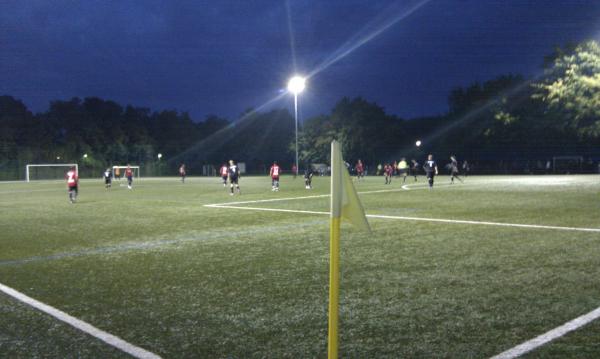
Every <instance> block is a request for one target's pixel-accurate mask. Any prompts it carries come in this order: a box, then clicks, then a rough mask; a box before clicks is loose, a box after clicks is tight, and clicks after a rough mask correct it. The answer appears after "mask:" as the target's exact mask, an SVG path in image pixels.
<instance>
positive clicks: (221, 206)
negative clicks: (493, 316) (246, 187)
mask: <svg viewBox="0 0 600 359" xmlns="http://www.w3.org/2000/svg"><path fill="white" fill-rule="evenodd" d="M205 207H210V208H229V209H245V210H250V211H265V212H283V213H304V214H324V215H329V212H320V211H302V210H296V209H281V208H260V207H239V206H230V205H227V204H207V205H205ZM366 216H367V217H369V218H379V219H399V220H404V221H421V222H440V223H453V224H475V225H483V226H497V227H516V228H532V229H552V230H559V231H579V232H596V233H600V228H585V227H561V226H545V225H537V224H520V223H502V222H487V221H468V220H460V219H443V218H423V217H405V216H386V215H381V214H367V215H366Z"/></svg>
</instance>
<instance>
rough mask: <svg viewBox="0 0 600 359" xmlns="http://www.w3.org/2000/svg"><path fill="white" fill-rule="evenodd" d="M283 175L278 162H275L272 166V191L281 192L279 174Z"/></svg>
mask: <svg viewBox="0 0 600 359" xmlns="http://www.w3.org/2000/svg"><path fill="white" fill-rule="evenodd" d="M280 173H281V168H280V167H279V165H278V164H277V162H273V165H272V166H271V171H270V175H271V191H275V192H279V174H280Z"/></svg>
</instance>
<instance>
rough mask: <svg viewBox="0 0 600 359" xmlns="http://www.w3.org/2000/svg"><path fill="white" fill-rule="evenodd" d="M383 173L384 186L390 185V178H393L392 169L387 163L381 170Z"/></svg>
mask: <svg viewBox="0 0 600 359" xmlns="http://www.w3.org/2000/svg"><path fill="white" fill-rule="evenodd" d="M383 171H384V173H385V184H392V177H394V167H393V166H392V165H390V164H388V163H386V164H385V167H384V168H383Z"/></svg>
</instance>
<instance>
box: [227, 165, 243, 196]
mask: <svg viewBox="0 0 600 359" xmlns="http://www.w3.org/2000/svg"><path fill="white" fill-rule="evenodd" d="M228 177H229V185H230V188H231V193H230V195H232V196H233V186H234V185H235V189H236V190H237V193H238V194H242V191H241V190H240V185H239V183H238V181H239V180H240V168H239V167H238V165H237V164H236V163H235V162H233V160H229V170H228Z"/></svg>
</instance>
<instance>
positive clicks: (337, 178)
mask: <svg viewBox="0 0 600 359" xmlns="http://www.w3.org/2000/svg"><path fill="white" fill-rule="evenodd" d="M342 218H345V219H346V220H348V221H350V223H352V224H353V225H355V226H356V227H358V228H359V229H362V230H365V231H369V232H370V231H371V228H370V227H369V222H367V217H366V216H365V211H364V210H363V207H362V204H361V203H360V200H359V199H358V195H357V194H356V190H355V189H354V185H353V184H352V180H351V179H350V174H349V173H348V169H347V168H346V165H345V164H344V160H343V159H342V150H341V146H340V143H339V142H337V141H335V140H334V141H332V142H331V223H330V227H329V330H328V340H327V357H328V358H329V359H336V358H337V357H338V322H339V291H340V222H341V219H342Z"/></svg>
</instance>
